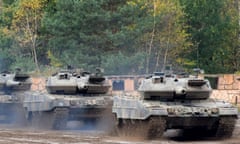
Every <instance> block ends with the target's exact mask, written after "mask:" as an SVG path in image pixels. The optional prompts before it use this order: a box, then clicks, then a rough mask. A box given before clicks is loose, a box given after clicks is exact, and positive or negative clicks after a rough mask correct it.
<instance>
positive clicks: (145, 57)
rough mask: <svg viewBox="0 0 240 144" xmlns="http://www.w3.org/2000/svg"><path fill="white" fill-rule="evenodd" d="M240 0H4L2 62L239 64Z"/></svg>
mask: <svg viewBox="0 0 240 144" xmlns="http://www.w3.org/2000/svg"><path fill="white" fill-rule="evenodd" d="M239 3H240V2H239V0H194V1H189V0H68V1H66V0H0V14H1V15H0V70H5V69H14V68H16V67H19V68H22V69H24V70H26V71H35V72H44V71H47V70H49V69H56V68H63V67H66V65H71V66H73V67H78V68H83V69H86V70H93V69H95V68H96V67H102V68H104V69H105V73H106V74H144V73H152V72H154V71H160V70H161V68H162V67H164V66H165V65H169V64H171V65H173V67H174V68H175V69H177V70H189V69H192V68H196V67H200V68H202V69H204V70H205V72H206V73H237V72H239V71H240V70H239V68H240V48H239V41H240V37H239V35H240V33H239V32H240V29H239V24H240V20H239V13H240V11H239V5H240V4H239Z"/></svg>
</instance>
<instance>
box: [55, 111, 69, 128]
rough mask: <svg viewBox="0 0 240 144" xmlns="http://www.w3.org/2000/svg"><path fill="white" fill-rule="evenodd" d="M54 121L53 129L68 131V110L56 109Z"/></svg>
mask: <svg viewBox="0 0 240 144" xmlns="http://www.w3.org/2000/svg"><path fill="white" fill-rule="evenodd" d="M54 112H55V116H54V120H53V129H55V130H61V129H66V127H67V121H68V112H69V110H68V108H56V109H55V111H54Z"/></svg>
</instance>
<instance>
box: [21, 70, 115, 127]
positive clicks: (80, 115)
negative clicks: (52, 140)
mask: <svg viewBox="0 0 240 144" xmlns="http://www.w3.org/2000/svg"><path fill="white" fill-rule="evenodd" d="M109 88H110V84H109V83H108V81H107V80H106V78H105V77H104V76H103V75H102V70H101V69H97V71H96V73H94V74H93V73H89V72H84V71H80V70H77V69H76V70H73V69H67V70H61V71H59V72H57V73H56V74H54V75H52V76H50V77H48V79H47V81H46V90H47V91H45V92H34V93H32V92H31V93H29V94H28V95H26V96H25V99H24V102H23V105H24V108H25V109H26V112H27V113H26V116H27V119H28V120H29V122H30V123H31V125H32V126H35V127H38V128H47V129H56V130H58V129H66V128H67V123H68V122H69V121H80V122H81V123H83V124H82V125H83V126H82V127H84V126H85V125H86V124H88V123H89V122H92V123H93V124H97V123H98V122H99V121H101V119H102V118H104V117H105V114H106V113H107V112H106V111H109V109H110V111H111V104H112V98H111V95H110V94H109V93H108V90H109ZM92 123H91V124H92Z"/></svg>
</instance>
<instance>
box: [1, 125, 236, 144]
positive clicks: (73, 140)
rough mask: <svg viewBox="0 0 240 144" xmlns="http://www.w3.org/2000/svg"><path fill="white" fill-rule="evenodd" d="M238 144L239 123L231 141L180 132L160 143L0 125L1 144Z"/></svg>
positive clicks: (171, 132) (95, 133)
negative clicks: (189, 135)
mask: <svg viewBox="0 0 240 144" xmlns="http://www.w3.org/2000/svg"><path fill="white" fill-rule="evenodd" d="M66 143H68V144H100V143H101V144H102V143H106V144H116V143H117V144H128V143H130V144H135V143H137V144H145V143H146V144H149V143H151V144H185V143H188V144H239V143H240V122H239V121H238V123H237V124H236V127H235V131H234V134H233V137H232V138H230V139H213V138H203V137H201V136H191V137H184V136H181V132H180V131H179V130H169V131H167V132H165V134H164V136H163V138H161V139H158V140H143V139H141V138H129V137H115V136H111V134H109V133H106V132H103V131H100V130H94V129H90V130H64V131H49V130H39V129H36V128H26V127H13V126H9V125H6V124H4V125H3V124H1V125H0V144H66Z"/></svg>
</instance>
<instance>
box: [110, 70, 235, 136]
mask: <svg viewBox="0 0 240 144" xmlns="http://www.w3.org/2000/svg"><path fill="white" fill-rule="evenodd" d="M138 92H139V96H137V97H136V96H132V95H130V96H129V95H119V96H114V97H113V108H112V112H113V114H114V115H115V119H116V124H115V129H114V131H115V133H116V134H117V135H120V136H121V135H122V136H131V137H132V136H137V137H142V138H146V139H155V138H159V137H161V136H162V135H163V133H164V132H165V131H166V130H168V129H182V130H183V133H185V134H187V133H192V132H193V133H194V132H198V134H199V135H198V136H203V135H204V136H207V137H208V136H212V137H217V138H227V137H231V135H232V132H233V130H234V126H235V123H236V119H237V115H238V109H237V108H236V107H235V106H233V105H232V104H230V103H227V102H225V101H221V100H216V99H212V98H211V97H210V95H211V92H212V88H211V86H210V83H209V81H208V80H207V79H204V78H200V77H198V76H187V75H173V74H171V73H169V71H168V73H165V72H156V73H154V74H153V75H151V76H149V77H147V78H145V79H143V80H142V82H141V84H140V86H139V89H138ZM195 136H196V135H195Z"/></svg>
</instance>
